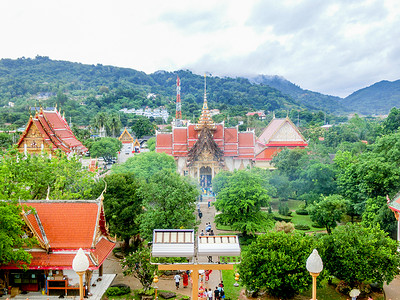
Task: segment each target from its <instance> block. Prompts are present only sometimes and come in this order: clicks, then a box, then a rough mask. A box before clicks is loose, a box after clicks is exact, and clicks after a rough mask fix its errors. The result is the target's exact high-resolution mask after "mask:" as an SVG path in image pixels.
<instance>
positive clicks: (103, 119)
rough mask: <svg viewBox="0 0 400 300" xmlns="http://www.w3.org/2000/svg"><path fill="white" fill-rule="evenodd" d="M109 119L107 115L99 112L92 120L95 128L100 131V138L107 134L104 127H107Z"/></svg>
mask: <svg viewBox="0 0 400 300" xmlns="http://www.w3.org/2000/svg"><path fill="white" fill-rule="evenodd" d="M108 119H109V117H108V114H107V113H105V112H99V113H98V114H97V115H96V116H95V117H94V118H93V120H92V124H93V127H94V128H96V129H97V130H98V131H99V136H100V137H102V135H103V133H105V130H104V127H105V126H106V124H107V122H108ZM104 136H105V134H104Z"/></svg>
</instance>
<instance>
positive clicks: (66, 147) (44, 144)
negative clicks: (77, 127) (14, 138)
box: [17, 108, 88, 155]
mask: <svg viewBox="0 0 400 300" xmlns="http://www.w3.org/2000/svg"><path fill="white" fill-rule="evenodd" d="M17 147H18V150H19V152H23V153H25V154H28V153H30V154H40V153H43V152H47V153H50V154H52V153H54V152H55V151H56V150H58V149H59V150H61V151H63V152H65V153H66V154H68V155H71V154H78V155H81V154H84V153H85V152H87V150H88V149H87V148H86V147H85V146H84V145H83V144H82V143H81V142H80V141H79V140H78V139H77V138H76V137H75V135H74V133H73V132H72V130H71V128H70V127H69V125H68V123H67V121H66V120H65V118H64V117H63V116H61V114H60V112H59V111H57V108H56V109H54V110H43V109H42V108H41V109H40V111H38V112H36V114H35V116H34V117H33V116H31V117H30V118H29V121H28V124H27V125H26V128H25V130H24V132H23V133H22V135H21V137H20V139H19V141H18V143H17Z"/></svg>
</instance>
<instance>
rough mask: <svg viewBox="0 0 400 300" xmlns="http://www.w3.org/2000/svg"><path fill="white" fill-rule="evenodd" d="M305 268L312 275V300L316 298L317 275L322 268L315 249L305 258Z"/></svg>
mask: <svg viewBox="0 0 400 300" xmlns="http://www.w3.org/2000/svg"><path fill="white" fill-rule="evenodd" d="M306 268H307V271H308V272H310V275H311V276H312V300H317V277H318V275H319V273H321V271H322V269H323V268H324V266H323V264H322V259H321V257H320V256H319V254H318V251H317V249H314V250H313V252H312V253H311V255H310V256H309V257H308V258H307V262H306Z"/></svg>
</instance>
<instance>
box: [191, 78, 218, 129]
mask: <svg viewBox="0 0 400 300" xmlns="http://www.w3.org/2000/svg"><path fill="white" fill-rule="evenodd" d="M206 78H207V76H206V74H205V73H204V102H203V108H202V111H201V115H200V119H199V123H198V124H197V125H196V126H195V130H200V129H202V128H204V127H208V128H210V129H212V130H215V129H216V128H217V127H216V126H215V124H214V122H213V120H212V119H211V115H210V111H209V110H208V105H207V83H206Z"/></svg>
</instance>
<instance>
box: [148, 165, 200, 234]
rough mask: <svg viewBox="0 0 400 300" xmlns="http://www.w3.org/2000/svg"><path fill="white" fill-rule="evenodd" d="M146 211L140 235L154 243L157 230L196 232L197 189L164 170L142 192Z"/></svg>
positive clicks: (177, 175)
mask: <svg viewBox="0 0 400 300" xmlns="http://www.w3.org/2000/svg"><path fill="white" fill-rule="evenodd" d="M141 192H142V195H143V197H144V201H143V203H144V207H145V211H144V213H143V217H142V218H141V224H140V228H141V233H142V235H143V237H144V238H146V239H147V240H151V238H152V235H153V230H154V229H157V228H158V229H178V228H195V225H196V217H195V214H194V211H195V201H196V197H197V196H198V191H197V189H196V186H195V185H193V184H191V183H189V182H188V181H187V178H186V177H182V176H180V175H179V174H178V173H176V172H171V171H169V170H162V171H160V172H158V173H156V174H154V175H153V176H151V177H150V178H149V181H148V184H146V185H143V186H142V189H141Z"/></svg>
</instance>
